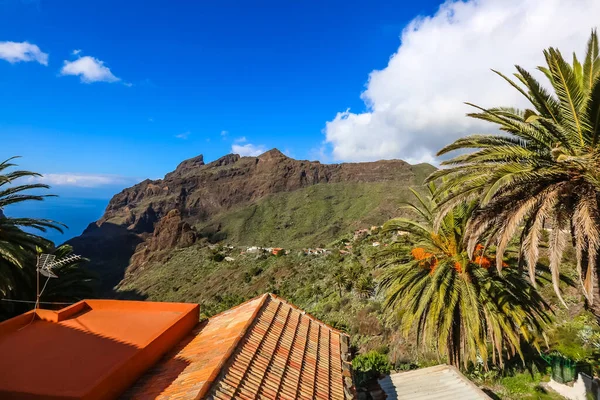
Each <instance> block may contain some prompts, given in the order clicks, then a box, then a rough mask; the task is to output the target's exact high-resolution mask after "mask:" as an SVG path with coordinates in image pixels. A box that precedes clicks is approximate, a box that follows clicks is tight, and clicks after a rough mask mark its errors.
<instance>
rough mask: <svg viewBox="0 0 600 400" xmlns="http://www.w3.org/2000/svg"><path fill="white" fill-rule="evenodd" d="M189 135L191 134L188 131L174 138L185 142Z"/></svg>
mask: <svg viewBox="0 0 600 400" xmlns="http://www.w3.org/2000/svg"><path fill="white" fill-rule="evenodd" d="M190 133H191V132H190V131H187V132H183V133H180V134H179V135H175V137H176V138H177V139H183V140H185V139H187V138H188V137H189V136H190Z"/></svg>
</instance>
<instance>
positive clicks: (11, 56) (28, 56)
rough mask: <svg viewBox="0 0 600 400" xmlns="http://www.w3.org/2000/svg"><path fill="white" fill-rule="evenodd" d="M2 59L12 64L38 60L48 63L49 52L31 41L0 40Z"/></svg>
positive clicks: (0, 56) (43, 63)
mask: <svg viewBox="0 0 600 400" xmlns="http://www.w3.org/2000/svg"><path fill="white" fill-rule="evenodd" d="M0 59H3V60H6V61H8V62H9V63H11V64H14V63H17V62H20V61H26V62H27V61H36V62H38V63H40V64H42V65H48V54H47V53H44V52H42V51H41V50H40V48H39V47H38V46H36V45H35V44H31V43H29V42H0Z"/></svg>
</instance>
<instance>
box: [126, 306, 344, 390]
mask: <svg viewBox="0 0 600 400" xmlns="http://www.w3.org/2000/svg"><path fill="white" fill-rule="evenodd" d="M342 342H344V344H342ZM341 345H342V346H343V347H346V346H347V336H346V335H344V334H343V333H341V332H339V331H338V330H336V329H334V328H332V327H330V326H328V325H326V324H324V323H322V322H319V321H318V320H317V319H315V318H314V317H312V316H310V315H308V314H306V313H305V312H303V311H302V310H299V309H298V308H296V307H295V306H293V305H291V304H289V303H286V302H285V301H283V300H282V299H280V298H278V297H276V296H274V295H271V294H266V295H263V296H260V297H258V298H255V299H253V300H251V301H249V302H246V303H244V304H242V305H240V306H238V307H235V308H233V309H231V310H229V311H226V312H224V313H222V314H219V315H217V316H215V317H213V318H211V319H210V320H208V322H206V323H204V324H201V325H200V326H198V327H197V328H196V329H195V330H194V331H193V332H192V334H191V335H190V336H189V337H188V338H186V339H185V340H184V341H183V342H182V343H181V344H180V345H179V346H178V347H177V348H176V349H174V350H173V351H172V352H171V353H170V354H168V355H167V356H166V357H165V358H164V359H163V360H162V361H161V362H160V363H159V364H158V365H156V367H155V368H153V369H152V370H150V371H148V373H146V375H145V376H144V377H143V378H142V379H141V380H140V381H138V382H137V384H136V385H135V386H134V387H132V388H131V390H129V391H128V392H127V393H126V394H125V397H126V398H135V399H154V398H158V399H163V398H164V399H166V398H169V399H188V398H210V399H233V398H235V399H256V398H258V399H344V398H345V397H344V393H345V392H344V376H347V375H348V373H347V371H346V373H345V374H344V373H343V369H344V366H343V363H342V351H341V347H340V346H341Z"/></svg>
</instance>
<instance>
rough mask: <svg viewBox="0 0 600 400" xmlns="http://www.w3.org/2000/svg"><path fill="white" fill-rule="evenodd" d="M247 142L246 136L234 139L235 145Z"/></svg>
mask: <svg viewBox="0 0 600 400" xmlns="http://www.w3.org/2000/svg"><path fill="white" fill-rule="evenodd" d="M247 141H248V140H247V139H246V136H242V137H239V138H236V139H234V142H235V143H245V142H247Z"/></svg>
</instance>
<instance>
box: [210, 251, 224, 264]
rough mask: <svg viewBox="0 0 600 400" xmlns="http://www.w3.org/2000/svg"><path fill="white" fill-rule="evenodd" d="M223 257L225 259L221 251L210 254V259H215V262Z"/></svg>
mask: <svg viewBox="0 0 600 400" xmlns="http://www.w3.org/2000/svg"><path fill="white" fill-rule="evenodd" d="M224 259H225V256H224V255H223V254H221V253H215V254H213V256H212V260H213V261H216V262H221V261H223V260H224Z"/></svg>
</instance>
